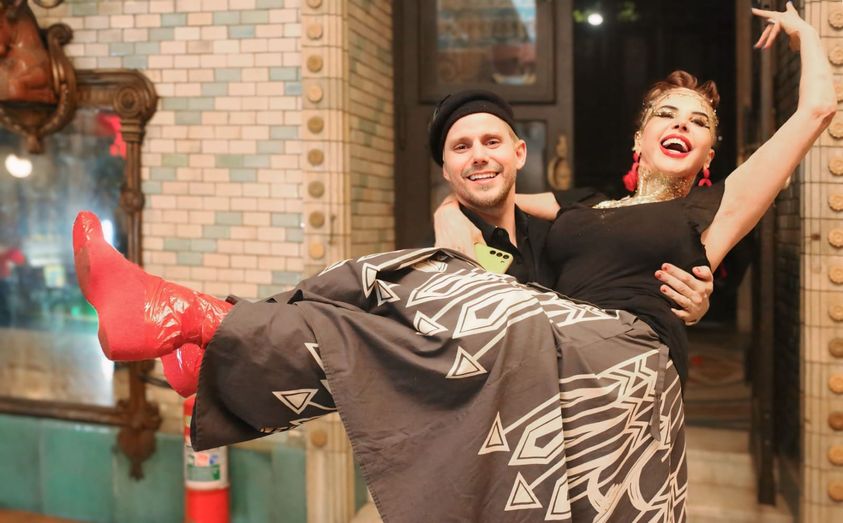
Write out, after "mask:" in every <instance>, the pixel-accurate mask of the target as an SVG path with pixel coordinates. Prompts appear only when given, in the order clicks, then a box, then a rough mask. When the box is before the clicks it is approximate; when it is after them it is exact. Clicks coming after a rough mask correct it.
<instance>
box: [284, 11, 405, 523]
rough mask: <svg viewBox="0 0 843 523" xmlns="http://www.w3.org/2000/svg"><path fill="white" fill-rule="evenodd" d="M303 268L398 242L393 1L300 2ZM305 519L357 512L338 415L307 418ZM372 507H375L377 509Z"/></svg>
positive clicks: (331, 522)
mask: <svg viewBox="0 0 843 523" xmlns="http://www.w3.org/2000/svg"><path fill="white" fill-rule="evenodd" d="M301 21H302V24H301V27H302V34H301V52H302V57H301V63H302V109H303V110H302V113H301V122H300V125H301V132H300V137H301V144H302V150H301V155H302V159H301V165H302V166H303V175H304V180H303V194H302V199H303V203H304V206H303V208H304V222H305V223H304V227H305V243H306V248H305V272H306V273H308V274H313V273H315V272H318V271H319V270H321V269H322V268H324V267H325V266H326V265H327V264H329V263H333V262H335V261H337V260H341V259H344V258H348V257H351V256H359V255H361V254H367V253H370V252H378V251H384V250H389V249H391V248H392V247H393V238H394V234H393V229H394V222H393V218H392V215H393V210H392V194H393V189H392V187H393V181H392V173H393V168H394V165H393V164H394V160H393V149H394V146H393V140H392V134H393V117H392V115H393V103H392V92H393V86H392V49H391V46H392V12H391V3H390V2H389V0H347V1H346V0H305V1H303V2H302V5H301ZM304 430H306V432H307V435H308V438H307V441H308V444H307V513H308V521H310V522H314V523H316V522H318V523H340V522H342V523H345V522H348V521H350V520H351V519H352V518H353V517H354V514H355V510H354V509H355V506H354V505H355V503H354V466H353V460H352V453H351V447H350V445H349V442H348V439H347V437H346V435H345V433H344V432H343V428H342V423H341V421H340V419H339V417H338V416H337V415H331V416H326V417H325V418H322V419H321V420H319V421H316V422H312V423H309V424H307V425H305V427H304ZM370 511H371V509H370Z"/></svg>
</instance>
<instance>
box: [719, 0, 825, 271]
mask: <svg viewBox="0 0 843 523" xmlns="http://www.w3.org/2000/svg"><path fill="white" fill-rule="evenodd" d="M752 12H753V14H755V15H756V16H760V17H764V18H767V19H768V20H770V21H771V22H772V23H771V24H770V25H769V26H768V27H767V28H766V29H765V30H764V33H763V34H762V35H761V38H760V39H759V40H758V42H757V43H756V44H755V46H756V47H760V48H764V49H767V48H769V47H770V46H771V45H772V44H773V41H774V40H775V38H776V36H777V35H778V33H779V31H780V30H781V29H784V31H785V33H787V35H788V36H789V37H790V44H791V47H792V48H794V49H798V50H799V52H800V54H801V55H802V73H801V77H800V79H799V104H798V106H797V108H796V112H795V113H794V114H793V115H792V116H791V117H790V118H789V119H788V120H787V121H786V122H785V123H784V125H782V126H781V128H779V129H778V130H777V131H776V132H775V134H773V136H772V137H770V139H769V140H767V141H766V142H765V143H764V144H763V145H762V146H761V147H759V148H758V150H757V151H755V153H753V154H752V156H750V157H749V158H748V159H747V160H746V162H744V163H743V164H741V165H740V166H739V167H738V168H737V169H735V171H734V172H732V174H730V175H729V177H728V178H727V179H726V187H725V191H724V194H723V200H722V202H721V204H720V209H719V210H718V211H717V214H716V215H715V217H714V220H713V221H712V223H711V226H710V227H709V228H708V230H707V231H705V232H704V233H703V237H702V239H703V243H705V247H706V254H707V255H708V260H709V261H710V262H711V266H712V267H716V266H718V265H719V264H720V262H721V261H722V260H723V257H724V256H725V255H726V253H727V252H729V250H730V249H731V248H732V247H734V246H735V244H736V243H737V242H738V241H739V240H740V239H741V238H743V237H744V236H745V235H746V234H747V233H748V232H749V231H750V230H751V229H752V228H753V227H755V225H756V224H757V223H758V221H759V220H760V219H761V217H762V216H763V215H764V213H765V212H766V210H767V209H768V208H769V207H770V205H771V204H772V203H773V200H774V199H775V198H776V195H778V193H779V191H780V190H781V189H782V187H783V186H784V184H785V182H786V180H787V178H788V177H789V176H790V175H791V173H792V172H793V171H794V170H795V169H796V167H797V166H798V165H799V162H801V161H802V159H803V158H804V157H805V155H806V154H807V153H808V150H809V149H810V148H811V146H812V145H813V143H814V141H815V140H816V139H817V138H818V137H819V135H820V133H822V131H823V130H824V129H825V128H826V127H828V124H829V123H830V122H831V119H832V117H833V116H834V113H835V112H836V110H837V97H836V95H835V93H834V86H833V83H832V72H831V67H830V65H829V63H828V58H827V57H826V55H825V50H824V48H823V45H822V41H821V40H820V37H819V35H818V34H817V31H816V29H814V27H812V26H811V25H810V24H809V23H807V22H805V21H804V20H802V18H800V17H799V14H798V13H797V12H796V9H795V8H794V7H793V4H792V3H790V2H788V3H787V8H786V10H785V11H784V12H776V11H764V10H761V9H753V10H752Z"/></svg>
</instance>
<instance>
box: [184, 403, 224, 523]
mask: <svg viewBox="0 0 843 523" xmlns="http://www.w3.org/2000/svg"><path fill="white" fill-rule="evenodd" d="M195 398H196V396H191V397H189V398H187V399H186V400H184V489H185V499H184V514H185V518H184V520H185V522H186V523H229V521H230V517H229V494H228V487H229V483H228V448H227V447H217V448H215V449H209V450H203V451H200V452H197V451H195V450H193V446H192V445H191V443H190V418H191V416H192V415H193V402H194V401H195Z"/></svg>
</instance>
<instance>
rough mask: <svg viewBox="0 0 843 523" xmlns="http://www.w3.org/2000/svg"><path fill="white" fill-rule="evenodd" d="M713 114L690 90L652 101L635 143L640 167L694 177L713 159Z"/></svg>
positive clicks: (671, 93)
mask: <svg viewBox="0 0 843 523" xmlns="http://www.w3.org/2000/svg"><path fill="white" fill-rule="evenodd" d="M713 118H714V112H713V111H712V109H711V106H709V105H708V104H707V103H706V102H705V100H704V99H703V98H702V97H701V96H700V95H698V94H697V93H695V92H694V91H692V90H690V89H684V88H677V89H672V90H670V91H668V92H667V93H665V94H663V95H661V96H660V97H659V98H657V99H656V100H655V103H654V105H653V107H652V108H651V109H650V112H649V113H648V117H647V120H646V121H645V122H644V127H643V128H642V129H641V131H640V134H639V135H638V137H637V139H636V146H637V150H638V151H639V152H640V153H641V160H640V161H641V165H643V166H644V167H647V168H649V169H651V170H655V171H658V172H661V173H664V174H673V175H676V176H680V177H683V178H687V177H692V176H696V175H697V173H699V172H700V171H701V170H702V168H703V167H706V166H708V164H709V163H711V160H712V158H714V150H713V149H712V146H713V145H714V126H715V122H714V121H713Z"/></svg>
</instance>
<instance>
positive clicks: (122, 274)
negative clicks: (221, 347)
mask: <svg viewBox="0 0 843 523" xmlns="http://www.w3.org/2000/svg"><path fill="white" fill-rule="evenodd" d="M73 255H74V261H75V263H76V277H77V278H78V279H79V287H80V289H82V294H83V295H84V296H85V299H87V300H88V301H89V302H90V303H91V305H93V306H94V308H95V309H96V310H97V315H98V316H99V333H98V334H99V340H100V345H102V350H103V352H104V353H105V355H106V357H108V358H109V359H111V360H143V359H150V358H156V357H158V356H163V355H164V354H167V353H169V352H172V351H174V350H176V349H177V348H179V347H181V346H182V345H185V344H188V343H194V344H196V345H198V346H199V347H201V348H203V349H204V348H205V345H207V344H208V342H210V341H211V336H213V335H214V332H215V331H216V329H217V327H218V326H219V324H220V323H221V322H222V319H223V318H224V317H225V315H226V314H227V313H228V311H229V310H230V309H231V307H232V306H231V304H229V303H226V302H225V301H223V300H220V299H217V298H214V297H213V296H208V295H206V294H202V293H198V292H194V291H192V290H190V289H188V288H186V287H182V286H181V285H176V284H175V283H170V282H168V281H166V280H163V279H161V278H159V277H157V276H153V275H151V274H148V273H146V272H144V271H143V270H142V269H141V268H140V267H138V266H137V265H135V264H134V263H131V262H130V261H128V260H127V259H126V258H124V257H123V255H122V254H120V253H119V252H117V251H116V250H114V248H113V247H111V246H110V245H109V244H108V242H106V241H105V238H103V235H102V227H101V225H100V222H99V220H98V219H97V217H96V216H95V215H94V214H93V213H90V212H81V213H79V215H78V216H77V217H76V221H75V222H74V224H73Z"/></svg>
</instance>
